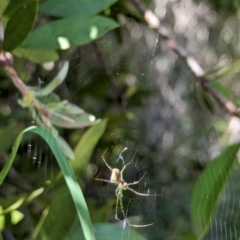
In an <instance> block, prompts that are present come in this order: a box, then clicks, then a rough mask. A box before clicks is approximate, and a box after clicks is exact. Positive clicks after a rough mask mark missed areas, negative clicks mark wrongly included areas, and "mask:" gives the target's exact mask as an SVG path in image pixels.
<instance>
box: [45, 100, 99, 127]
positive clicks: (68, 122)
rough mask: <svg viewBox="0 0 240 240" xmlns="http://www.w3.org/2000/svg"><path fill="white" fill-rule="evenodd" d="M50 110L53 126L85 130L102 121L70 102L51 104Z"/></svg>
mask: <svg viewBox="0 0 240 240" xmlns="http://www.w3.org/2000/svg"><path fill="white" fill-rule="evenodd" d="M48 110H49V119H50V121H51V122H52V124H53V125H55V126H58V127H62V128H84V127H88V126H91V125H94V124H96V123H98V122H99V121H100V120H96V118H95V117H94V116H93V115H92V114H89V113H86V112H85V111H84V110H83V109H81V108H79V107H78V106H76V105H74V104H72V103H69V102H68V101H62V102H59V103H55V104H51V105H49V108H48Z"/></svg>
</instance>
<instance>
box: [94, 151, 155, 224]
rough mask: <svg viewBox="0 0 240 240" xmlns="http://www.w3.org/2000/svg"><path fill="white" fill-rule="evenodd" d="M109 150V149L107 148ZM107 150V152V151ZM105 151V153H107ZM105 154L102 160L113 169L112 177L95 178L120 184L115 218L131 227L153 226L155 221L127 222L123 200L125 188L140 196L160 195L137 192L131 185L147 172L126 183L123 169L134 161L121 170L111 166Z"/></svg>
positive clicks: (136, 182) (117, 189)
mask: <svg viewBox="0 0 240 240" xmlns="http://www.w3.org/2000/svg"><path fill="white" fill-rule="evenodd" d="M106 151H107V150H106ZM106 151H105V152H106ZM105 152H104V154H105ZM104 154H103V156H102V160H103V162H104V163H105V165H106V166H107V167H108V169H109V170H110V171H111V177H110V180H107V179H102V178H95V180H97V181H102V182H107V183H112V184H116V185H118V186H117V188H116V191H115V193H116V198H117V200H116V210H115V219H116V220H118V221H121V222H124V224H126V225H127V226H130V227H148V226H151V225H153V223H150V224H145V225H135V224H130V223H128V222H127V223H126V219H127V216H126V214H125V211H124V208H123V201H122V198H123V190H129V191H131V192H133V193H135V194H137V195H140V196H158V194H147V193H140V192H137V191H135V190H133V189H132V188H130V187H129V186H131V185H136V184H138V183H139V182H140V181H141V180H142V179H143V178H144V176H145V174H146V172H145V173H144V174H143V175H142V177H141V178H140V179H139V180H138V181H134V182H132V183H126V182H125V181H124V180H123V171H124V170H125V169H126V167H127V166H128V165H129V164H131V163H132V162H133V160H132V161H130V162H129V163H127V164H125V165H124V166H123V168H122V170H119V169H118V168H111V167H110V166H109V165H108V163H107V161H106V160H105V158H104ZM118 206H120V209H121V211H122V215H123V217H124V220H121V219H120V218H119V217H118Z"/></svg>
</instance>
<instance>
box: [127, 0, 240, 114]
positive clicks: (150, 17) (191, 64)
mask: <svg viewBox="0 0 240 240" xmlns="http://www.w3.org/2000/svg"><path fill="white" fill-rule="evenodd" d="M130 1H131V2H132V4H133V5H134V6H135V7H136V9H137V10H138V11H139V12H140V13H141V14H142V16H143V17H144V19H145V21H146V23H147V24H148V26H149V27H150V28H153V29H157V30H158V32H159V35H160V37H161V38H162V39H163V40H165V41H166V42H167V45H168V47H169V48H170V49H171V50H172V51H173V52H175V53H176V54H177V55H178V56H179V57H180V58H181V59H182V60H183V61H184V62H185V63H186V65H187V66H188V68H189V69H190V71H191V72H192V73H193V74H194V76H195V77H196V79H197V80H198V82H199V83H200V84H201V86H202V88H203V89H204V90H205V91H206V92H207V93H208V94H209V95H211V97H212V98H214V99H215V100H216V102H217V103H218V104H219V105H220V106H221V107H222V108H224V109H225V111H226V112H227V113H228V114H230V115H231V116H236V117H238V118H240V112H239V111H238V108H237V106H236V105H235V104H234V103H233V102H231V101H229V100H227V99H226V98H225V97H224V96H222V95H221V94H220V93H219V92H217V91H216V90H215V89H214V88H212V87H211V85H210V84H209V80H208V79H207V78H206V77H205V76H204V74H205V72H204V70H203V69H202V68H201V66H200V65H199V64H198V62H197V61H196V60H195V59H194V58H193V57H191V56H188V55H187V52H186V51H185V50H184V49H183V48H182V47H180V46H178V45H177V43H176V42H175V41H174V40H173V39H172V38H171V37H170V34H169V32H168V30H167V29H166V28H164V27H162V26H161V24H160V20H159V18H158V17H157V16H156V15H155V14H154V13H153V12H152V11H151V10H148V9H146V8H145V6H144V5H143V4H142V3H141V2H140V1H139V0H130Z"/></svg>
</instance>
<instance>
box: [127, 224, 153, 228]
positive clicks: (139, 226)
mask: <svg viewBox="0 0 240 240" xmlns="http://www.w3.org/2000/svg"><path fill="white" fill-rule="evenodd" d="M127 225H128V226H129V227H137V228H141V227H149V226H152V225H153V223H149V224H144V225H137V224H136V225H135V224H130V223H127Z"/></svg>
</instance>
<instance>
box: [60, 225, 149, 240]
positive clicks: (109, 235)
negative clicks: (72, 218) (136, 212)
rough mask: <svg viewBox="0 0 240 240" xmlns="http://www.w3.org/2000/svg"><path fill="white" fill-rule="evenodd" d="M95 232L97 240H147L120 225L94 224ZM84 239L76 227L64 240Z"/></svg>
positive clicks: (131, 229)
mask: <svg viewBox="0 0 240 240" xmlns="http://www.w3.org/2000/svg"><path fill="white" fill-rule="evenodd" d="M93 226H94V232H95V235H96V240H113V239H114V240H123V239H136V240H147V239H146V238H145V237H144V236H143V235H141V234H140V233H138V232H137V231H136V230H134V229H133V228H126V229H123V228H122V226H121V225H119V224H113V223H98V224H94V225H93ZM79 239H82V234H81V230H80V229H79V228H77V225H75V226H74V227H73V228H72V229H71V231H70V233H69V236H68V238H64V240H79Z"/></svg>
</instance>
